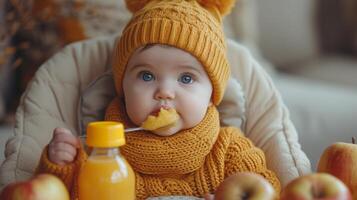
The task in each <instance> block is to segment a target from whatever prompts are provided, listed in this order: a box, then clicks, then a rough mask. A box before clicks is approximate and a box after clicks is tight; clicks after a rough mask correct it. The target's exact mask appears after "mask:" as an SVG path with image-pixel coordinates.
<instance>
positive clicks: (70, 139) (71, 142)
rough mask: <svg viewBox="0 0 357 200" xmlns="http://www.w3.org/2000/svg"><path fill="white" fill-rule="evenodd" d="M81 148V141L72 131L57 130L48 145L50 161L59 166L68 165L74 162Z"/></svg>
mask: <svg viewBox="0 0 357 200" xmlns="http://www.w3.org/2000/svg"><path fill="white" fill-rule="evenodd" d="M79 147H80V141H79V139H78V138H77V137H76V136H74V135H73V134H72V133H71V131H70V130H68V129H65V128H56V129H55V130H54V131H53V136H52V139H51V141H50V143H49V145H48V159H49V160H50V161H51V162H53V163H56V164H57V165H61V166H63V165H66V164H68V163H71V162H73V160H74V158H75V157H76V154H77V148H79Z"/></svg>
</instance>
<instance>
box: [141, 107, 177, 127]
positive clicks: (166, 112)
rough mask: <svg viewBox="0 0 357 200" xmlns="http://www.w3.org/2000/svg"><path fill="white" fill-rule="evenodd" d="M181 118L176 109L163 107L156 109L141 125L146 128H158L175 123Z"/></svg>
mask: <svg viewBox="0 0 357 200" xmlns="http://www.w3.org/2000/svg"><path fill="white" fill-rule="evenodd" d="M179 118H180V116H179V115H178V114H177V112H176V110H175V109H173V108H169V109H165V108H164V107H161V108H160V109H159V110H158V111H157V110H154V111H153V112H152V113H151V114H150V115H149V116H148V118H147V119H146V120H145V121H144V122H143V123H142V125H141V127H143V128H144V129H145V130H157V129H160V128H163V127H166V126H169V125H173V124H175V123H176V121H177V120H178V119H179Z"/></svg>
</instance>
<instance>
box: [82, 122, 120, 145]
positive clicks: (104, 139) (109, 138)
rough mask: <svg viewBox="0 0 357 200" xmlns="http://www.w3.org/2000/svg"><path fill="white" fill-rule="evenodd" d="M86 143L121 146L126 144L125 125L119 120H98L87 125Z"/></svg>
mask: <svg viewBox="0 0 357 200" xmlns="http://www.w3.org/2000/svg"><path fill="white" fill-rule="evenodd" d="M86 143H87V145H88V146H90V147H119V146H122V145H124V144H125V137H124V126H123V124H122V123H119V122H112V121H98V122H91V123H89V124H88V126H87V139H86Z"/></svg>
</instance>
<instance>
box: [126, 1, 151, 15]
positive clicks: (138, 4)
mask: <svg viewBox="0 0 357 200" xmlns="http://www.w3.org/2000/svg"><path fill="white" fill-rule="evenodd" d="M149 1H150V0H125V3H126V7H127V8H128V10H130V12H132V13H134V12H136V11H138V10H140V9H142V8H143V7H144V6H145V5H146V4H147V3H149Z"/></svg>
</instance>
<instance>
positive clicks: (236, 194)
mask: <svg viewBox="0 0 357 200" xmlns="http://www.w3.org/2000/svg"><path fill="white" fill-rule="evenodd" d="M275 197H276V196H275V190H274V188H273V186H272V185H271V184H270V183H269V182H268V181H267V180H266V179H265V178H263V177H262V176H260V175H258V174H255V173H251V172H240V173H236V174H234V175H231V176H229V177H228V178H226V179H225V180H224V181H223V182H222V183H221V184H220V185H219V186H218V188H217V190H216V192H215V197H214V199H215V200H240V199H255V200H272V199H275Z"/></svg>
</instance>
